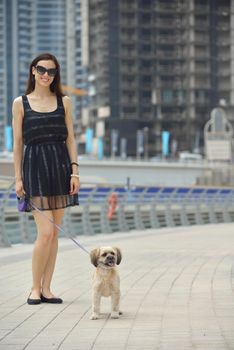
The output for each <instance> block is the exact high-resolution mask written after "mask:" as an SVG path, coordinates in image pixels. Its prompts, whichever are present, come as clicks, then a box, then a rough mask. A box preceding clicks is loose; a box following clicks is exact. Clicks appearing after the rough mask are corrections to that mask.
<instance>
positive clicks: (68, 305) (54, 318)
mask: <svg viewBox="0 0 234 350" xmlns="http://www.w3.org/2000/svg"><path fill="white" fill-rule="evenodd" d="M86 294H87V291H84V292H83V293H81V294H80V295H79V296H78V297H77V298H76V299H75V300H73V301H72V302H71V303H69V304H67V305H66V306H65V307H64V308H62V309H61V311H60V312H58V313H57V314H56V315H55V316H54V317H53V318H52V319H51V320H50V321H49V322H48V323H47V324H46V325H45V326H44V327H43V328H42V329H41V330H40V331H39V332H38V333H37V334H36V335H35V336H34V337H32V339H30V341H29V342H28V343H27V344H25V346H24V347H23V349H22V350H25V349H27V347H28V346H29V345H30V344H31V343H32V342H33V341H34V340H35V339H36V338H37V337H38V336H39V335H40V334H41V333H42V332H43V331H44V330H45V329H46V328H47V327H48V325H50V324H51V323H52V322H53V321H54V320H56V318H58V317H59V316H60V315H61V314H62V313H63V312H64V310H66V309H67V308H68V307H70V306H71V305H72V304H74V303H75V302H76V301H77V300H78V299H80V297H82V296H83V295H86ZM88 311H89V309H87V311H86V312H85V313H87V312H88Z"/></svg>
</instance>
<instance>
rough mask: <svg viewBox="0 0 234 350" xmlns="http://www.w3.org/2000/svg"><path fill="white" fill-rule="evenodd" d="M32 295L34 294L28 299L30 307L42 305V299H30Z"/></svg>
mask: <svg viewBox="0 0 234 350" xmlns="http://www.w3.org/2000/svg"><path fill="white" fill-rule="evenodd" d="M31 294H32V293H30V294H29V297H28V299H27V303H28V305H38V304H40V303H41V299H31V298H30V295H31Z"/></svg>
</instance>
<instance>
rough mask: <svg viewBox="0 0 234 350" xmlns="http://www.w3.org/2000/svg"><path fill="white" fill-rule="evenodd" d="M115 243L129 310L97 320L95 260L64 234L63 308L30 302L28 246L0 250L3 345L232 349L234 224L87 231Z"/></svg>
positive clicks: (13, 349) (59, 272) (40, 349)
mask: <svg viewBox="0 0 234 350" xmlns="http://www.w3.org/2000/svg"><path fill="white" fill-rule="evenodd" d="M81 241H82V243H84V244H85V246H86V247H87V248H88V249H91V248H93V247H96V246H99V245H112V244H113V245H116V246H119V247H120V248H121V249H122V252H123V260H122V263H121V265H120V266H119V270H120V276H121V292H122V311H123V315H122V317H121V318H120V319H118V320H115V319H110V317H109V299H104V300H103V302H102V315H101V319H99V320H97V321H92V320H90V319H89V318H90V315H91V276H92V273H93V269H94V268H93V266H92V265H91V264H90V262H89V257H88V255H87V254H86V253H84V252H83V251H81V250H79V249H78V248H77V247H76V246H75V245H74V243H72V242H71V241H70V240H66V239H63V240H61V241H60V252H59V255H58V261H57V268H56V272H55V276H54V284H53V287H54V290H55V291H56V293H57V294H58V295H59V296H61V297H62V298H63V299H64V303H63V304H61V305H47V304H40V305H36V306H29V305H27V304H26V302H25V301H26V298H27V296H28V293H29V289H30V285H31V271H30V265H31V261H30V256H31V251H32V246H31V245H22V246H14V247H12V248H2V249H0V350H23V349H27V350H44V349H45V350H52V349H53V350H54V349H56V350H57V349H59V350H89V349H94V350H99V349H102V350H107V349H108V350H109V349H111V350H122V349H128V350H136V349H139V350H153V349H160V350H161V349H163V350H177V349H178V350H186V349H201V350H206V349H209V350H223V349H234V224H218V225H207V226H195V227H177V228H165V229H159V230H149V231H144V232H130V233H126V234H124V233H121V234H119V233H118V234H109V235H98V236H93V237H81Z"/></svg>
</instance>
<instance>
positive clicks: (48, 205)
mask: <svg viewBox="0 0 234 350" xmlns="http://www.w3.org/2000/svg"><path fill="white" fill-rule="evenodd" d="M22 99H23V106H24V121H23V138H24V144H25V145H26V147H25V150H24V160H23V185H24V190H25V192H26V198H27V199H28V202H29V204H28V205H27V209H26V211H31V210H33V208H32V207H31V205H30V203H33V204H34V205H35V206H36V207H37V208H39V209H40V210H53V209H61V208H66V207H68V206H74V205H78V204H79V202H78V194H75V195H70V194H69V191H70V179H71V177H70V175H71V161H70V157H69V154H68V150H67V146H66V143H65V142H66V139H67V136H68V131H67V127H66V124H65V111H64V106H63V101H62V97H59V96H58V97H57V109H56V110H55V111H53V112H36V111H34V110H32V108H31V107H30V104H29V101H28V98H27V96H22Z"/></svg>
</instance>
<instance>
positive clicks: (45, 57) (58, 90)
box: [25, 53, 64, 96]
mask: <svg viewBox="0 0 234 350" xmlns="http://www.w3.org/2000/svg"><path fill="white" fill-rule="evenodd" d="M49 60H51V61H53V62H54V64H55V66H56V69H57V72H56V75H55V77H54V80H53V82H52V84H51V85H50V91H52V92H53V93H54V94H56V95H57V96H64V93H63V91H62V87H61V83H60V65H59V63H58V60H57V58H56V57H55V56H54V55H52V54H50V53H42V54H40V55H39V56H37V57H36V58H34V60H33V61H32V62H31V64H30V67H29V75H28V82H27V88H26V92H25V94H26V95H28V94H30V93H31V92H32V91H33V90H34V89H35V77H34V75H33V74H32V68H33V67H36V65H37V62H39V61H49Z"/></svg>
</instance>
